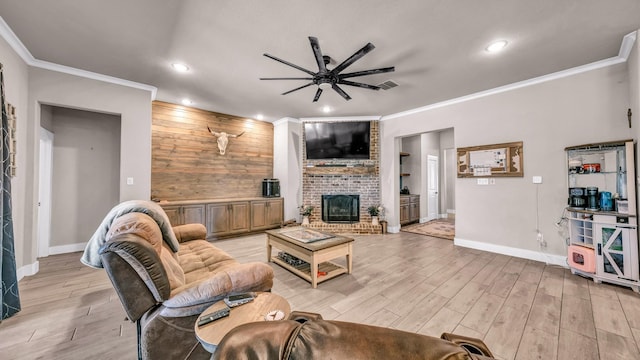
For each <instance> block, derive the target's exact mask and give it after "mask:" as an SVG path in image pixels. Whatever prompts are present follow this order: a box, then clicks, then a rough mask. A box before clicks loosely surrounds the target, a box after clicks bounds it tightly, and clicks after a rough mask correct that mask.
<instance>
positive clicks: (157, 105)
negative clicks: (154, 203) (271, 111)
mask: <svg viewBox="0 0 640 360" xmlns="http://www.w3.org/2000/svg"><path fill="white" fill-rule="evenodd" d="M152 117H153V119H152V129H151V147H152V148H151V198H152V199H153V200H158V201H161V200H168V201H176V200H200V199H229V198H234V197H243V198H245V197H257V196H261V195H262V179H265V178H271V177H273V124H271V123H268V122H264V121H257V120H252V119H246V118H241V117H238V116H233V115H227V114H220V113H216V112H211V111H205V110H200V109H195V108H190V107H186V106H182V105H176V104H170V103H165V102H160V101H154V102H153V104H152ZM207 126H209V127H210V128H211V130H214V131H218V132H223V131H224V132H226V133H228V134H236V135H237V134H240V133H241V132H242V131H245V133H244V134H243V135H242V136H240V137H237V138H230V139H229V144H228V145H227V151H226V154H225V155H220V152H219V151H218V144H217V142H216V137H215V136H213V135H211V133H209V131H208V130H207Z"/></svg>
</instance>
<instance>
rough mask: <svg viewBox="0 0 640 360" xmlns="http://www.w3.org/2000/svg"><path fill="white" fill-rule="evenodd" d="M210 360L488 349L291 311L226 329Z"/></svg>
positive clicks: (471, 357) (356, 358) (475, 354)
mask: <svg viewBox="0 0 640 360" xmlns="http://www.w3.org/2000/svg"><path fill="white" fill-rule="evenodd" d="M213 358H214V359H215V360H249V359H251V360H267V359H268V360H272V359H273V360H275V359H286V360H315V359H317V360H328V359H335V360H340V359H345V360H376V359H381V360H382V359H385V360H388V359H403V360H411V359H422V360H464V359H467V360H484V359H493V355H492V354H491V351H489V349H488V348H487V346H486V345H485V344H484V343H483V342H482V341H481V340H478V339H474V338H469V337H464V336H459V335H455V334H448V333H445V334H442V338H440V339H438V338H435V337H431V336H425V335H420V334H415V333H409V332H405V331H400V330H395V329H388V328H382V327H377V326H369V325H363V324H355V323H348V322H341V321H325V320H323V319H322V317H321V316H320V315H318V314H310V313H297V312H294V313H292V314H291V316H290V317H289V320H283V321H264V322H254V323H248V324H244V325H241V326H238V327H236V328H235V329H233V330H231V331H230V332H229V333H228V334H227V335H226V336H225V337H224V338H223V339H222V341H221V342H220V344H219V345H218V347H217V349H216V351H215V352H214V354H213Z"/></svg>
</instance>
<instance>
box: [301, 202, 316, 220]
mask: <svg viewBox="0 0 640 360" xmlns="http://www.w3.org/2000/svg"><path fill="white" fill-rule="evenodd" d="M313 209H314V207H313V206H300V214H301V215H302V225H308V224H309V216H311V213H312V212H313Z"/></svg>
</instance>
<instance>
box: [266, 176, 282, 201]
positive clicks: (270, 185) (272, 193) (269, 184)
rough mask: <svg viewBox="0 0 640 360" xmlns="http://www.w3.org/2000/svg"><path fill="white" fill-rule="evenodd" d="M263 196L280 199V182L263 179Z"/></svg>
mask: <svg viewBox="0 0 640 360" xmlns="http://www.w3.org/2000/svg"><path fill="white" fill-rule="evenodd" d="M262 196H263V197H280V180H278V179H263V180H262Z"/></svg>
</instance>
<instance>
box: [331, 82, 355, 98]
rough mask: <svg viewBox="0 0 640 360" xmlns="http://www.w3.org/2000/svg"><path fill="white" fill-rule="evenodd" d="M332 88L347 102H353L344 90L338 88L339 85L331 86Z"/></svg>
mask: <svg viewBox="0 0 640 360" xmlns="http://www.w3.org/2000/svg"><path fill="white" fill-rule="evenodd" d="M331 88H333V90H335V91H336V92H337V93H338V94H340V96H342V97H343V98H344V99H345V100H347V101H349V100H351V96H349V95H348V94H347V93H346V92H344V90H342V89H341V88H340V86H338V85H337V84H335V83H334V84H331Z"/></svg>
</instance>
